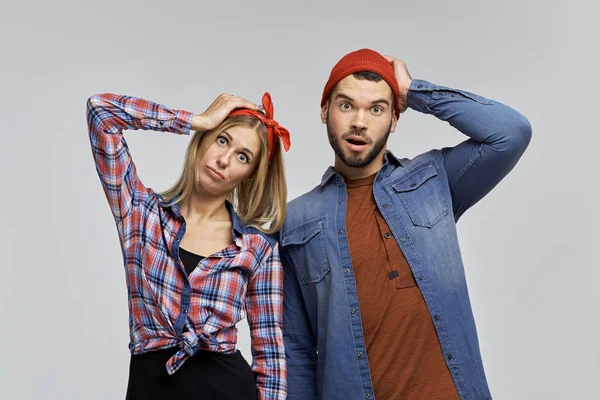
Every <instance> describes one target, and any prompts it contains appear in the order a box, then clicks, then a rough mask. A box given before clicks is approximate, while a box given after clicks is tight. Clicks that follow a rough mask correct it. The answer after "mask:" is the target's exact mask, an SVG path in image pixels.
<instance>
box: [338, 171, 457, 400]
mask: <svg viewBox="0 0 600 400" xmlns="http://www.w3.org/2000/svg"><path fill="white" fill-rule="evenodd" d="M374 180H375V175H372V176H370V177H367V178H364V179H357V180H346V186H347V188H348V204H347V205H348V208H347V211H346V228H347V232H348V243H349V245H350V255H351V257H352V265H353V268H354V274H355V277H356V286H357V290H358V301H359V304H360V312H361V317H362V326H363V332H364V337H365V343H366V346H367V356H368V360H369V368H370V371H371V379H372V380H373V387H374V391H375V397H376V398H377V399H380V400H394V399H408V400H418V399H424V400H425V399H426V400H452V399H459V397H458V394H457V392H456V388H455V386H454V382H453V381H452V377H451V376H450V372H449V371H448V367H447V366H446V362H445V360H444V356H443V354H442V349H441V347H440V343H439V340H438V338H437V335H436V333H435V328H434V326H433V322H432V320H431V315H430V314H429V311H428V309H427V306H426V305H425V300H424V299H423V296H422V295H421V291H420V290H419V287H418V286H417V285H416V283H415V280H414V278H413V276H412V272H411V270H410V268H409V266H408V264H407V262H406V259H405V258H404V255H403V254H402V251H401V250H400V247H399V246H398V243H397V242H396V240H395V239H394V236H393V235H392V232H391V231H390V229H389V227H388V225H387V223H386V222H385V220H384V218H383V216H382V215H381V213H380V212H379V210H378V209H377V205H376V203H375V198H374V196H373V182H374Z"/></svg>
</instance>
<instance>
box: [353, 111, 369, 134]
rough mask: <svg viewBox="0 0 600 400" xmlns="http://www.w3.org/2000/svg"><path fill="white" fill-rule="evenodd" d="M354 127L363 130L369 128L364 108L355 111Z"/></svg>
mask: <svg viewBox="0 0 600 400" xmlns="http://www.w3.org/2000/svg"><path fill="white" fill-rule="evenodd" d="M352 128H354V129H356V130H357V131H361V130H363V129H366V128H367V121H366V120H365V112H364V111H363V110H358V111H356V112H355V113H354V118H353V119H352Z"/></svg>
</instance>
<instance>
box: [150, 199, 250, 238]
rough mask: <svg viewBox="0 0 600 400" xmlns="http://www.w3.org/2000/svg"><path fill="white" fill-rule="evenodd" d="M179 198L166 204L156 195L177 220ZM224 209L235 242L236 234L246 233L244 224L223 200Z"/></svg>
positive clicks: (179, 207) (179, 211)
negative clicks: (229, 221) (227, 215)
mask: <svg viewBox="0 0 600 400" xmlns="http://www.w3.org/2000/svg"><path fill="white" fill-rule="evenodd" d="M179 197H180V196H179V195H178V196H175V197H174V198H173V200H172V201H170V202H167V201H166V200H165V198H164V197H162V196H161V195H158V202H159V204H160V205H161V206H162V207H164V208H171V210H172V211H173V214H175V216H177V217H178V218H179V217H181V206H180V204H179ZM169 204H171V205H169ZM225 207H227V211H228V212H229V216H230V218H231V227H232V228H231V238H232V239H233V241H234V242H235V241H236V238H237V235H236V233H237V234H239V235H244V234H246V233H247V229H246V224H244V222H243V221H242V220H241V219H240V217H239V216H238V215H237V213H236V212H235V210H234V208H233V204H231V203H230V202H229V201H228V200H225Z"/></svg>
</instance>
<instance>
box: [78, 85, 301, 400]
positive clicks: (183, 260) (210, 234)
mask: <svg viewBox="0 0 600 400" xmlns="http://www.w3.org/2000/svg"><path fill="white" fill-rule="evenodd" d="M87 120H88V127H89V133H90V141H91V145H92V152H93V156H94V160H95V162H96V168H97V170H98V174H99V175H100V180H101V182H102V186H103V188H104V192H105V194H106V197H107V198H108V202H109V204H110V208H111V210H112V214H113V216H114V218H115V221H116V224H117V229H118V232H119V238H120V241H121V248H122V251H123V258H124V262H125V273H126V280H127V289H128V295H129V296H128V297H129V313H130V317H129V327H130V339H131V341H130V344H129V349H130V351H131V353H132V356H131V363H130V372H129V383H128V388H127V399H131V400H135V399H161V400H165V399H188V398H198V399H219V400H222V399H236V400H239V399H284V398H285V397H286V392H287V383H286V364H285V355H284V349H283V339H282V332H281V325H282V294H283V293H282V268H281V263H280V260H279V253H278V244H277V242H276V241H275V240H274V239H273V238H272V237H271V236H269V234H270V233H273V232H275V231H277V230H278V229H279V227H280V226H281V224H282V222H283V219H284V217H285V204H286V184H285V179H284V172H283V161H282V155H281V150H280V146H281V145H280V143H279V142H280V140H281V141H282V142H283V144H284V147H285V150H286V151H287V150H288V148H289V145H290V139H289V132H288V131H287V130H286V129H285V128H283V127H281V126H279V124H278V123H277V122H276V121H274V120H273V104H272V103H271V98H270V96H269V94H268V93H265V95H264V96H263V106H262V107H258V106H256V105H255V104H252V103H250V102H249V101H247V100H245V99H243V98H240V97H236V96H230V95H226V94H223V95H220V96H219V97H218V98H217V99H216V100H215V101H214V102H213V104H211V106H210V107H209V108H208V109H207V110H206V111H205V112H204V113H202V114H198V115H194V114H192V113H190V112H187V111H181V110H171V109H169V108H166V107H164V106H162V105H159V104H156V103H153V102H150V101H147V100H142V99H138V98H134V97H129V96H118V95H114V94H102V95H97V96H93V97H91V98H90V99H89V100H88V109H87ZM126 129H128V130H133V129H146V130H148V129H149V130H156V131H167V132H171V133H176V134H189V133H190V130H194V131H196V132H195V133H194V135H193V137H192V139H191V141H190V143H189V146H188V149H187V153H186V156H185V159H184V167H183V172H182V174H181V176H180V178H179V179H178V180H177V182H176V184H175V185H174V186H173V187H172V188H171V189H169V190H167V191H166V192H165V193H162V194H158V193H156V192H154V191H153V190H152V189H150V188H147V187H145V186H144V185H143V184H142V182H141V181H140V179H139V177H138V175H137V173H136V168H135V165H134V164H133V161H132V159H131V156H130V154H129V150H128V147H127V144H126V143H125V138H124V136H123V130H126ZM160 162H162V163H164V162H169V161H167V160H165V159H162V160H160ZM245 317H247V318H248V323H249V326H250V333H251V341H252V356H253V362H252V368H250V366H249V365H248V363H246V361H245V360H244V358H243V357H242V355H241V354H240V352H239V351H236V349H235V344H236V341H237V329H236V327H235V324H236V323H237V322H238V321H240V320H241V319H243V318H245Z"/></svg>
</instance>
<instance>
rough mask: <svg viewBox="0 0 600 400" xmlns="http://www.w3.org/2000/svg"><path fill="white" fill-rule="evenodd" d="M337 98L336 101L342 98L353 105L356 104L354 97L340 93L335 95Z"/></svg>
mask: <svg viewBox="0 0 600 400" xmlns="http://www.w3.org/2000/svg"><path fill="white" fill-rule="evenodd" d="M335 98H336V99H340V98H341V99H346V100H348V101H349V102H351V103H353V102H354V99H353V98H352V97H350V96H347V95H345V94H344V93H338V94H336V95H335Z"/></svg>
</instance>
